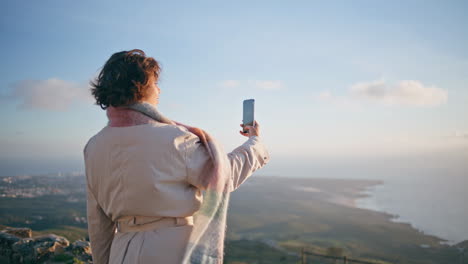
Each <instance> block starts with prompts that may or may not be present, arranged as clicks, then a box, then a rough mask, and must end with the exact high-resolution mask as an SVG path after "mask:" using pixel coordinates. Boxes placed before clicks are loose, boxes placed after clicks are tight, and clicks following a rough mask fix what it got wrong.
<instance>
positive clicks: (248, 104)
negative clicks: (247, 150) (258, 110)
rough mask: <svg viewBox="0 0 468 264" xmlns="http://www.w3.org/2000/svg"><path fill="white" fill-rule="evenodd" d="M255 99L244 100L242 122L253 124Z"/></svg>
mask: <svg viewBox="0 0 468 264" xmlns="http://www.w3.org/2000/svg"><path fill="white" fill-rule="evenodd" d="M254 104H255V100H254V99H248V100H244V116H243V118H242V123H243V124H244V125H249V126H252V125H253V122H254V120H255V119H254Z"/></svg>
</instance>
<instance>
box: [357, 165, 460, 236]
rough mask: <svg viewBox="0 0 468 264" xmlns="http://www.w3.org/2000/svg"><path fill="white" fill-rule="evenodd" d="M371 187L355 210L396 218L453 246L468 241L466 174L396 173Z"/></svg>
mask: <svg viewBox="0 0 468 264" xmlns="http://www.w3.org/2000/svg"><path fill="white" fill-rule="evenodd" d="M381 179H382V180H383V182H384V183H383V184H381V185H376V186H373V187H370V188H369V189H368V190H367V194H368V195H369V196H368V197H367V198H363V199H359V200H358V201H357V206H358V207H361V208H366V209H371V210H375V211H381V212H386V213H389V214H392V215H395V218H394V219H393V221H397V222H405V223H410V224H411V225H412V226H413V227H415V228H416V229H418V230H420V231H422V232H423V233H425V234H430V235H435V236H437V237H439V238H442V239H445V240H447V243H448V244H455V243H458V242H461V241H463V240H468V171H465V170H447V169H440V170H435V169H431V170H427V171H421V170H418V171H412V172H409V171H406V172H398V173H396V174H395V175H393V176H388V175H387V176H385V177H382V178H381Z"/></svg>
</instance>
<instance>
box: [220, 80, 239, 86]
mask: <svg viewBox="0 0 468 264" xmlns="http://www.w3.org/2000/svg"><path fill="white" fill-rule="evenodd" d="M239 84H240V81H237V80H225V81H222V82H221V83H220V85H221V87H224V88H236V87H238V86H239Z"/></svg>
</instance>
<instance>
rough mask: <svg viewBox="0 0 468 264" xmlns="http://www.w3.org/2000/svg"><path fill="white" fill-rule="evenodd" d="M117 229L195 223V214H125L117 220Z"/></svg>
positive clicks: (143, 228)
mask: <svg viewBox="0 0 468 264" xmlns="http://www.w3.org/2000/svg"><path fill="white" fill-rule="evenodd" d="M116 225H117V231H118V232H121V233H126V232H138V231H149V230H156V229H159V228H163V227H171V226H185V225H193V216H187V217H150V216H124V217H120V218H119V219H117V221H116Z"/></svg>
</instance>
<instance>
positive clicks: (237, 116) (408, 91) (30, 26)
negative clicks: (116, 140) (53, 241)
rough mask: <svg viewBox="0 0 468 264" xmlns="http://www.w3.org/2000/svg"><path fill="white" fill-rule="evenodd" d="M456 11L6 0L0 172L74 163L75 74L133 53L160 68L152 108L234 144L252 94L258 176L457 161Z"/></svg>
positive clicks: (78, 158) (86, 133)
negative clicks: (262, 164) (260, 157)
mask: <svg viewBox="0 0 468 264" xmlns="http://www.w3.org/2000/svg"><path fill="white" fill-rule="evenodd" d="M467 10H468V4H467V3H466V1H289V2H285V1H234V2H220V1H196V2H195V1H191V2H189V1H172V2H171V3H168V1H165V2H163V1H134V2H131V3H130V2H128V1H78V2H77V1H75V2H72V1H40V2H37V1H29V2H28V1H7V2H6V3H3V4H2V8H1V10H0V14H1V16H0V30H1V34H2V41H1V42H0V46H1V50H2V51H3V54H2V60H1V62H0V77H1V78H0V103H1V104H0V111H1V112H2V114H1V115H0V122H1V123H2V129H1V131H0V175H11V174H21V173H32V174H33V173H44V172H55V171H70V170H73V171H76V170H82V168H83V164H82V148H83V146H84V145H85V143H86V142H87V140H88V139H89V138H90V137H91V136H92V135H94V134H95V133H97V132H98V131H99V130H100V129H101V128H102V127H103V126H105V125H106V121H107V119H106V116H105V112H104V111H102V110H101V109H100V108H99V107H98V106H96V105H93V101H92V100H91V98H90V95H89V91H88V89H89V87H88V82H89V80H90V79H91V78H93V76H95V75H96V74H97V73H98V72H99V70H100V67H101V66H102V65H103V64H104V62H105V61H106V60H107V59H108V58H109V56H110V55H111V54H112V53H114V52H117V51H121V50H129V49H133V48H140V49H143V50H144V51H145V52H146V53H147V54H148V55H150V56H153V57H154V58H155V59H157V60H158V61H160V62H161V64H162V67H163V72H162V76H161V81H160V87H161V90H162V91H161V92H162V93H161V98H160V105H159V108H160V110H161V111H162V112H163V113H164V114H165V115H166V116H168V117H170V118H172V119H174V120H178V121H181V122H185V123H187V124H191V125H194V126H198V127H201V128H204V129H205V130H207V131H208V132H210V133H211V134H213V135H214V136H215V137H216V138H218V139H219V140H220V141H221V142H222V143H223V145H224V146H225V148H226V150H227V151H229V150H230V149H232V148H234V147H236V146H237V145H239V144H241V143H242V142H243V141H244V140H245V138H243V137H241V136H240V135H239V134H238V132H237V131H238V127H239V123H240V122H241V118H242V100H243V99H248V98H255V99H256V115H257V116H256V119H257V120H258V122H259V123H260V124H261V126H262V136H263V138H264V141H265V143H266V144H267V145H268V147H269V150H270V152H271V154H272V157H273V159H272V161H271V163H270V164H269V166H268V167H267V168H265V170H263V171H264V173H266V174H285V173H290V174H292V175H299V174H301V175H302V174H305V173H306V171H308V170H309V169H310V168H311V167H314V168H318V167H321V168H325V169H326V168H329V167H336V166H344V165H343V164H354V165H353V166H356V164H364V163H365V164H373V166H374V167H375V166H377V167H378V165H375V164H385V162H384V161H386V160H397V161H395V162H396V163H399V164H407V163H409V160H412V161H414V160H418V159H419V160H421V159H422V157H430V158H428V159H429V160H431V161H433V162H430V166H446V167H450V166H452V167H453V166H455V167H457V166H458V167H460V166H463V165H460V164H463V163H464V160H466V158H468V118H467V113H468V106H467V103H466V102H468V89H467V85H468V74H466V73H467V72H468V49H467V48H466V47H468V27H466V25H467V24H468V17H467V16H466V11H467ZM376 160H378V162H377V161H376ZM379 162H380V163H379ZM417 164H419V165H417V166H420V167H424V166H429V165H428V164H427V162H421V163H417ZM454 164H455V165H454ZM464 168H466V167H464ZM325 169H324V170H325Z"/></svg>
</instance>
